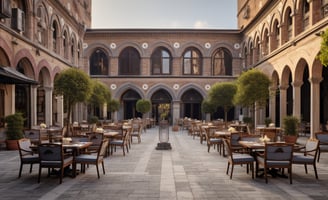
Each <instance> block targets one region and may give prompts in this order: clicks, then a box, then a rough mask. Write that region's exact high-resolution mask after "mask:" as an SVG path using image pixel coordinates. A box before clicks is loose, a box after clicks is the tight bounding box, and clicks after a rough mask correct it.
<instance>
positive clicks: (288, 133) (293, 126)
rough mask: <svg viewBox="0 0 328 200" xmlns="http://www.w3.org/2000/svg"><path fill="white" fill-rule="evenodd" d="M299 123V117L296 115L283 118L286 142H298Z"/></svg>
mask: <svg viewBox="0 0 328 200" xmlns="http://www.w3.org/2000/svg"><path fill="white" fill-rule="evenodd" d="M299 123H300V121H299V119H298V118H297V117H295V116H286V117H284V118H283V128H284V138H285V142H287V143H296V140H297V137H298V126H299Z"/></svg>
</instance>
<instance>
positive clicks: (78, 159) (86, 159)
mask: <svg viewBox="0 0 328 200" xmlns="http://www.w3.org/2000/svg"><path fill="white" fill-rule="evenodd" d="M96 160H97V156H96V155H88V154H82V155H79V156H76V157H75V162H77V163H79V162H92V161H96Z"/></svg>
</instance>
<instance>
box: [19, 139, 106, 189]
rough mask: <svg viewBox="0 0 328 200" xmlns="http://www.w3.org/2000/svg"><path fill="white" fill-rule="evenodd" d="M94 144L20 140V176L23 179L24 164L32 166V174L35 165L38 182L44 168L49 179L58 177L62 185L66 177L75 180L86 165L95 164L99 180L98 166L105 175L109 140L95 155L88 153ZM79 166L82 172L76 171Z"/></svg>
mask: <svg viewBox="0 0 328 200" xmlns="http://www.w3.org/2000/svg"><path fill="white" fill-rule="evenodd" d="M92 144H93V143H92V142H91V141H72V140H71V138H63V140H62V142H52V143H40V144H32V143H31V141H30V139H28V138H23V139H20V140H19V141H18V147H19V153H20V161H21V162H20V169H19V175H18V176H19V177H21V173H22V167H23V165H24V164H29V165H30V173H31V172H32V167H33V164H38V165H39V173H38V182H40V178H41V172H42V168H47V169H48V177H49V176H50V175H57V176H59V178H60V180H59V182H60V183H62V179H63V177H64V175H69V176H70V177H72V178H74V177H75V176H76V175H77V174H78V172H81V173H84V172H85V165H86V164H94V165H96V168H97V175H98V178H99V169H98V164H101V165H102V168H103V174H105V168H104V163H103V158H104V157H105V156H106V150H107V146H108V139H103V140H102V141H101V143H100V145H99V147H98V149H97V151H96V152H95V154H92V153H89V152H88V148H89V147H90V146H91V145H92ZM77 164H81V170H80V171H79V170H77V169H76V166H77Z"/></svg>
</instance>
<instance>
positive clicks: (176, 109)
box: [171, 101, 180, 124]
mask: <svg viewBox="0 0 328 200" xmlns="http://www.w3.org/2000/svg"><path fill="white" fill-rule="evenodd" d="M179 118H180V101H172V116H171V120H172V122H173V124H174V123H175V119H179Z"/></svg>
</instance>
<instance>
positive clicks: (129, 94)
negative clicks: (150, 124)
mask: <svg viewBox="0 0 328 200" xmlns="http://www.w3.org/2000/svg"><path fill="white" fill-rule="evenodd" d="M139 99H141V97H140V95H139V94H138V93H137V92H136V91H134V90H127V91H126V92H125V93H124V94H123V95H122V100H123V111H124V119H132V118H137V117H142V114H141V113H139V112H137V110H136V103H137V101H138V100H139Z"/></svg>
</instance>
